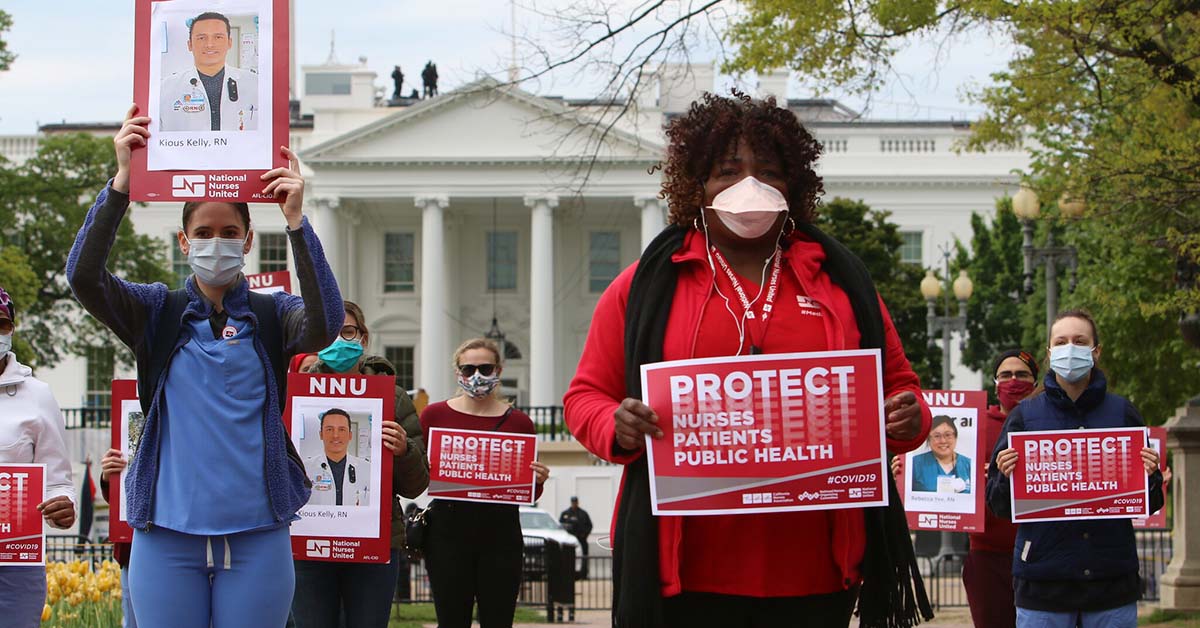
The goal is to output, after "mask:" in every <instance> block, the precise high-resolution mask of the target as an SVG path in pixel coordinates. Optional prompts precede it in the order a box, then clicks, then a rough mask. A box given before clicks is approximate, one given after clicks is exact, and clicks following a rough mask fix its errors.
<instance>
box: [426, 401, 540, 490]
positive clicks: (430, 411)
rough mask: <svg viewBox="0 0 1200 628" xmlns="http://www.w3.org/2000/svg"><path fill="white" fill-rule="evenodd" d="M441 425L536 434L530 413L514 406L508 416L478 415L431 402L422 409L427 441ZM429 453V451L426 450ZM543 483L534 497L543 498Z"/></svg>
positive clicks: (448, 405) (450, 427)
mask: <svg viewBox="0 0 1200 628" xmlns="http://www.w3.org/2000/svg"><path fill="white" fill-rule="evenodd" d="M434 427H440V428H444V429H450V430H477V431H480V432H509V433H510V434H536V433H537V430H536V429H534V427H533V419H531V418H529V415H528V414H525V413H524V412H521V411H520V410H518V409H516V408H513V409H512V412H510V413H509V414H508V417H499V416H476V415H474V414H467V413H465V412H459V411H458V410H455V409H454V408H451V407H450V404H448V403H446V402H445V401H439V402H437V403H431V404H429V405H428V406H425V409H424V410H422V411H421V431H423V432H424V433H425V442H427V443H428V442H430V440H429V430H430V428H434ZM426 455H428V452H426ZM541 497H542V485H541V484H538V485H537V489H536V491H535V492H534V495H533V498H534V499H541Z"/></svg>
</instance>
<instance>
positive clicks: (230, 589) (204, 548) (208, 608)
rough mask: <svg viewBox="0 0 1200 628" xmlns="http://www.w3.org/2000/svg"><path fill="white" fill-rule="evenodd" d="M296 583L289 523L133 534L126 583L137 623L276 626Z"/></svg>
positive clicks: (191, 627) (200, 627)
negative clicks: (234, 530)
mask: <svg viewBox="0 0 1200 628" xmlns="http://www.w3.org/2000/svg"><path fill="white" fill-rule="evenodd" d="M295 582H296V573H295V570H294V569H293V567H292V544H291V536H290V534H289V531H288V527H287V526H282V527H279V528H274V529H271V530H259V531H254V532H241V533H238V534H230V535H228V536H198V535H194V534H183V533H181V532H175V531H173V530H167V529H166V528H154V529H153V530H152V531H150V532H143V531H142V530H134V533H133V552H132V554H131V556H130V558H129V588H130V593H131V594H132V596H133V609H134V613H135V614H136V615H137V622H138V624H140V625H143V626H172V628H209V626H210V625H211V626H213V627H214V628H272V627H282V626H283V625H284V623H286V622H287V617H288V608H289V607H291V604H292V592H293V589H294V588H295Z"/></svg>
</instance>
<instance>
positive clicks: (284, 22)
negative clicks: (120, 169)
mask: <svg viewBox="0 0 1200 628" xmlns="http://www.w3.org/2000/svg"><path fill="white" fill-rule="evenodd" d="M288 5H289V3H288V0H137V2H136V5H135V9H134V12H135V14H134V80H133V99H134V102H135V103H137V105H138V111H139V113H140V115H144V116H149V117H150V124H149V125H148V127H147V130H149V131H150V138H149V140H148V142H147V144H146V147H145V149H144V150H135V151H133V161H132V164H131V168H132V172H131V175H132V176H131V177H130V199H131V200H134V201H168V200H183V201H225V202H231V203H232V202H255V201H257V202H273V201H274V198H272V197H267V196H264V195H263V194H262V190H263V188H265V187H266V182H264V181H262V179H261V176H262V175H263V174H264V173H266V172H267V171H269V170H271V169H272V168H276V167H281V166H287V165H288V164H287V160H286V159H285V158H284V157H283V156H282V155H281V154H280V152H279V147H280V146H286V145H287V144H288V127H289V120H288V117H289V116H288V71H289V70H288V68H289V58H288V55H289V54H290V50H289V47H288V39H289V34H288V29H289V19H288Z"/></svg>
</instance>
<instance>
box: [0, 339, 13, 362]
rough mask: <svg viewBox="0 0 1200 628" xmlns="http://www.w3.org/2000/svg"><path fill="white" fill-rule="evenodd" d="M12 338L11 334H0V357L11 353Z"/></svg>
mask: <svg viewBox="0 0 1200 628" xmlns="http://www.w3.org/2000/svg"><path fill="white" fill-rule="evenodd" d="M12 346H13V337H12V334H7V335H3V334H0V357H4V355H5V354H6V353H8V352H9V351H12Z"/></svg>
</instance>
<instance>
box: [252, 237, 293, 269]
mask: <svg viewBox="0 0 1200 628" xmlns="http://www.w3.org/2000/svg"><path fill="white" fill-rule="evenodd" d="M256 235H257V238H256V239H257V240H258V272H260V273H273V272H276V271H280V270H287V269H288V265H287V244H288V241H287V234H283V233H262V232H259V233H258V234H256Z"/></svg>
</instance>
